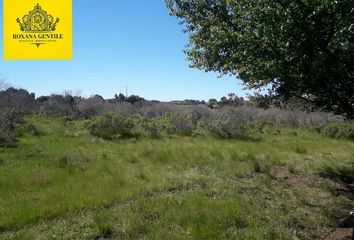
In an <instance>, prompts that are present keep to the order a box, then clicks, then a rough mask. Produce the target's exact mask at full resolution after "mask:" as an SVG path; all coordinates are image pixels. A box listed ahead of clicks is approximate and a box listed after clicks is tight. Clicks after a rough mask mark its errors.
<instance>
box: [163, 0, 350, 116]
mask: <svg viewBox="0 0 354 240" xmlns="http://www.w3.org/2000/svg"><path fill="white" fill-rule="evenodd" d="M166 5H167V7H168V8H169V9H170V10H171V14H172V15H173V16H176V17H178V18H180V19H181V20H182V21H181V23H182V24H183V25H184V26H185V31H186V32H187V33H188V34H189V44H188V45H187V48H186V50H185V52H186V53H187V55H188V58H189V60H190V61H191V66H192V67H196V68H200V69H203V70H206V71H218V72H220V73H221V74H232V75H235V76H237V77H238V78H240V79H241V80H243V82H244V83H245V85H246V86H247V87H249V88H262V87H265V86H271V87H272V90H273V92H274V94H276V95H278V96H280V97H282V98H283V99H285V100H287V99H289V98H293V97H297V98H300V99H303V100H305V101H308V102H311V103H313V104H314V105H316V106H319V107H321V108H322V109H324V110H330V111H334V112H336V113H341V114H345V115H347V116H348V117H350V118H353V117H354V1H353V0H335V1H334V0H166Z"/></svg>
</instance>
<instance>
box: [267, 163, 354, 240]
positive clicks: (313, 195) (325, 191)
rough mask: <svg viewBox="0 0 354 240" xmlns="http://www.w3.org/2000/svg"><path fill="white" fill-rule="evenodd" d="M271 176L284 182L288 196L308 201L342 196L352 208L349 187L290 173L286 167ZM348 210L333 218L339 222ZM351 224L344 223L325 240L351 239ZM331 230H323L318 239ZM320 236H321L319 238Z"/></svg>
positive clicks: (302, 174) (340, 183) (274, 171)
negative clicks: (304, 197)
mask: <svg viewBox="0 0 354 240" xmlns="http://www.w3.org/2000/svg"><path fill="white" fill-rule="evenodd" d="M273 175H274V177H275V179H277V180H279V181H283V182H285V183H286V184H287V185H288V186H289V187H288V188H286V189H285V190H284V191H285V192H286V193H287V194H288V195H289V196H292V195H294V194H295V195H302V196H306V197H307V198H309V199H322V198H330V197H333V195H336V196H338V195H342V196H346V197H347V204H346V205H347V206H348V208H350V207H353V204H352V202H351V200H350V198H351V196H352V190H351V187H352V186H350V185H348V184H345V183H342V182H339V181H334V180H331V179H327V178H323V177H320V176H316V175H308V174H305V173H298V172H290V171H289V170H288V168H287V167H277V168H275V169H273ZM348 210H350V209H341V211H340V212H338V213H336V216H332V217H335V218H336V219H338V221H340V219H343V216H345V215H346V214H347V212H346V211H348ZM337 215H338V216H337ZM352 225H353V224H352V222H350V223H345V224H343V226H340V228H338V229H336V231H335V232H333V233H332V234H331V235H330V236H328V237H327V238H326V240H351V239H352V233H353V228H352ZM331 230H332V228H329V227H327V228H324V229H323V230H322V231H320V232H321V233H320V234H318V238H316V239H321V237H323V236H324V235H325V234H326V233H328V232H329V231H331ZM321 234H322V236H321Z"/></svg>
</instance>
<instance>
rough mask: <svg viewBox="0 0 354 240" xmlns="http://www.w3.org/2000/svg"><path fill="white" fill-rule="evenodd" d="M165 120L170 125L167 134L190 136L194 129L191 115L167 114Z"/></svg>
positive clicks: (194, 122)
mask: <svg viewBox="0 0 354 240" xmlns="http://www.w3.org/2000/svg"><path fill="white" fill-rule="evenodd" d="M165 118H166V119H167V121H168V122H169V124H170V129H169V133H176V134H179V135H183V136H191V135H192V134H193V131H194V130H195V127H196V122H197V121H196V120H195V119H194V118H193V116H192V115H182V114H177V113H168V114H166V115H165Z"/></svg>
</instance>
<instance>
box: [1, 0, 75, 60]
mask: <svg viewBox="0 0 354 240" xmlns="http://www.w3.org/2000/svg"><path fill="white" fill-rule="evenodd" d="M3 1H4V7H3V10H4V15H3V16H4V59H5V60H70V59H72V0H34V1H33V0H3Z"/></svg>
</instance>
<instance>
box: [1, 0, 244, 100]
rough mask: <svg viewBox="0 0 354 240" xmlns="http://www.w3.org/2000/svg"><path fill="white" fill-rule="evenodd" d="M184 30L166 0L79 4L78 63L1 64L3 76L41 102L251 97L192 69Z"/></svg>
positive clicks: (231, 80) (235, 84) (234, 83)
mask: <svg viewBox="0 0 354 240" xmlns="http://www.w3.org/2000/svg"><path fill="white" fill-rule="evenodd" d="M0 5H1V4H0ZM0 12H1V13H2V6H1V7H0ZM1 21H2V18H1ZM182 30H183V27H182V26H181V25H179V24H178V19H176V18H175V17H171V16H169V11H168V9H167V8H166V7H165V5H164V2H163V0H148V1H146V0H135V1H134V0H129V1H117V0H105V1H102V0H73V59H72V60H71V61H38V60H37V61H33V60H32V61H4V60H0V74H1V76H2V77H3V78H4V79H5V80H6V81H7V82H9V83H10V84H11V85H13V86H16V87H21V88H24V89H26V90H28V91H30V92H35V93H36V96H41V95H49V94H52V93H61V92H63V91H64V90H80V92H82V95H83V96H85V97H89V96H92V95H94V94H99V95H102V96H103V97H104V98H112V97H113V96H114V94H115V93H119V92H123V93H125V88H126V87H127V89H128V94H129V95H130V94H136V95H139V96H141V97H144V98H146V99H150V100H161V101H171V100H184V99H198V100H208V99H210V98H217V99H219V98H220V97H222V96H226V95H227V94H228V93H230V92H234V93H236V94H237V95H238V96H243V97H244V96H245V94H246V91H244V90H242V89H243V88H244V86H242V84H241V82H240V81H238V80H237V79H236V78H235V77H233V76H226V77H222V78H219V77H218V74H217V73H214V72H209V73H206V72H204V71H202V70H199V69H193V68H190V67H189V62H188V61H187V59H186V58H187V57H186V55H185V54H184V53H183V49H184V47H185V45H186V44H187V43H188V35H187V34H185V33H183V32H182ZM2 32H3V29H2V22H1V24H0V33H1V35H2ZM0 55H1V56H3V49H2V48H0Z"/></svg>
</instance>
